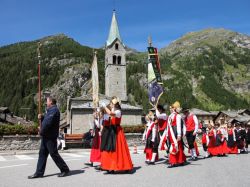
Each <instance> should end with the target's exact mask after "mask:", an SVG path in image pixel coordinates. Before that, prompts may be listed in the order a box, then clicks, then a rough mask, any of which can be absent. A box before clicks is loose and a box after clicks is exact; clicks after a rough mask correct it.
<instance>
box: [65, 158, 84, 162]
mask: <svg viewBox="0 0 250 187" xmlns="http://www.w3.org/2000/svg"><path fill="white" fill-rule="evenodd" d="M75 160H81V159H77V158H74V159H65V160H64V161H66V162H70V161H75Z"/></svg>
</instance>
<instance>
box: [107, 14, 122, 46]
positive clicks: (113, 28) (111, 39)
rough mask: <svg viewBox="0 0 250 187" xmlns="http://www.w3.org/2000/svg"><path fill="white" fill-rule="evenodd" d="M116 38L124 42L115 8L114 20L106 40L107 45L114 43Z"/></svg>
mask: <svg viewBox="0 0 250 187" xmlns="http://www.w3.org/2000/svg"><path fill="white" fill-rule="evenodd" d="M115 39H119V40H120V41H121V42H122V39H121V36H120V33H119V28H118V23H117V20H116V14H115V10H113V16H112V21H111V26H110V30H109V36H108V40H107V42H106V46H109V45H110V44H112V43H113V42H114V40H115Z"/></svg>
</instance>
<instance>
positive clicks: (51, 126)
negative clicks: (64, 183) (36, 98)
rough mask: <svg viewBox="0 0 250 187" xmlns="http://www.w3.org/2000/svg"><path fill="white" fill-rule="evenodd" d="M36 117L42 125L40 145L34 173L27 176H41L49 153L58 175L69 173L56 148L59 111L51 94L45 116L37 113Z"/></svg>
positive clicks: (62, 175)
mask: <svg viewBox="0 0 250 187" xmlns="http://www.w3.org/2000/svg"><path fill="white" fill-rule="evenodd" d="M38 119H39V120H40V119H41V120H42V126H41V129H40V135H41V146H40V150H39V158H38V162H37V168H36V172H35V174H33V175H31V176H28V178H29V179H33V178H40V177H43V175H44V172H45V167H46V162H47V158H48V155H49V154H50V156H51V158H52V159H53V160H54V162H55V163H56V165H57V167H58V168H59V169H60V171H61V173H60V174H59V175H58V177H65V176H67V175H69V167H68V166H67V164H66V163H65V162H64V160H63V159H62V157H61V156H60V155H59V153H58V150H57V137H58V134H59V123H60V112H59V110H58V108H57V106H56V99H54V98H53V97H51V96H50V97H48V98H47V113H46V114H45V116H42V115H41V114H38Z"/></svg>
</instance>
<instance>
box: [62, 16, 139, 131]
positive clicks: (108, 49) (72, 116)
mask: <svg viewBox="0 0 250 187" xmlns="http://www.w3.org/2000/svg"><path fill="white" fill-rule="evenodd" d="M112 96H117V97H118V98H119V99H120V100H121V101H122V104H121V108H122V122H121V125H132V126H133V125H140V124H141V123H142V122H141V115H142V108H140V107H136V106H131V105H129V104H128V103H127V81H126V50H125V45H124V43H123V42H122V39H121V37H120V32H119V28H118V23H117V20H116V12H115V11H113V16H112V21H111V26H110V31H109V36H108V39H107V41H106V45H105V95H101V94H100V95H99V97H100V103H102V102H104V103H106V104H108V103H109V101H110V99H111V97H112ZM93 110H94V108H93V102H92V95H83V96H82V97H78V98H68V102H67V122H66V123H65V124H64V125H62V126H61V128H65V129H67V133H68V134H81V133H84V132H87V131H88V130H89V129H90V128H92V125H93Z"/></svg>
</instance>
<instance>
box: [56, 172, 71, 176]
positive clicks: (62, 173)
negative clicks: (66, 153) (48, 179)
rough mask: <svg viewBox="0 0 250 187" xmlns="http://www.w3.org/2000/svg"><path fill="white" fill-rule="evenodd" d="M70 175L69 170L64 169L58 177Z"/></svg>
mask: <svg viewBox="0 0 250 187" xmlns="http://www.w3.org/2000/svg"><path fill="white" fill-rule="evenodd" d="M68 175H69V171H63V172H61V173H60V174H59V175H58V177H66V176H68Z"/></svg>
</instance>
